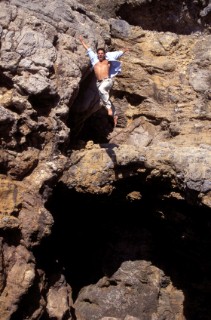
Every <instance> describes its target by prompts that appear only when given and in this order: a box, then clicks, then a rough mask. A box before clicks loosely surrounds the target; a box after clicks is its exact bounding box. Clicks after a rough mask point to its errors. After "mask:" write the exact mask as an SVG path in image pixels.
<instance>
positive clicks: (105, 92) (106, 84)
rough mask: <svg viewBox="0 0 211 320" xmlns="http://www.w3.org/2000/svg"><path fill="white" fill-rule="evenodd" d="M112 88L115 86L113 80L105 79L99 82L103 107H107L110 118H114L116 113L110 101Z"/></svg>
mask: <svg viewBox="0 0 211 320" xmlns="http://www.w3.org/2000/svg"><path fill="white" fill-rule="evenodd" d="M112 86H113V80H112V79H111V78H108V79H105V80H103V81H102V82H97V87H98V91H99V95H100V98H101V100H102V102H103V105H104V106H105V107H106V109H107V111H108V115H109V116H113V115H114V112H115V110H114V111H113V110H112V109H113V108H114V106H112V103H111V101H110V96H109V92H110V90H111V88H112Z"/></svg>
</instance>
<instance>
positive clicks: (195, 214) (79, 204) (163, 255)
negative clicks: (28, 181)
mask: <svg viewBox="0 0 211 320" xmlns="http://www.w3.org/2000/svg"><path fill="white" fill-rule="evenodd" d="M136 179H137V178H134V177H133V178H128V180H127V181H124V183H122V182H119V183H118V184H117V186H116V189H115V190H114V192H113V193H112V194H111V195H109V196H108V195H99V194H98V195H92V194H86V193H83V194H82V193H78V192H76V191H75V190H69V189H68V188H67V187H66V186H65V185H64V184H63V183H58V185H57V186H56V187H55V188H54V190H53V193H52V196H51V199H49V201H48V203H47V209H48V210H49V211H50V212H51V214H52V215H53V217H54V221H55V223H54V227H53V230H52V234H51V236H50V237H48V238H46V239H44V240H43V242H42V244H41V245H40V246H39V248H37V249H36V250H35V252H34V253H35V257H36V260H37V264H38V267H40V268H41V269H43V270H45V272H46V274H52V273H54V272H62V273H63V274H64V275H65V278H66V280H67V282H68V283H69V284H70V286H71V287H72V290H73V300H75V299H76V298H77V296H78V293H79V291H80V289H81V288H83V287H84V286H87V285H90V284H94V283H96V282H97V281H98V280H99V279H100V278H102V277H103V276H105V275H106V276H108V277H109V276H111V275H112V274H113V273H114V272H115V271H116V270H117V269H118V268H119V267H120V265H121V263H122V262H123V261H128V260H132V261H133V260H148V261H151V262H152V264H154V265H155V266H157V267H158V268H160V269H162V270H163V271H164V273H165V275H167V276H169V277H170V279H171V281H172V283H173V285H174V286H175V287H176V288H178V289H181V290H182V291H183V293H184V295H185V302H184V312H185V316H186V318H187V319H192V320H194V319H197V320H198V319H204V320H205V319H206V320H208V319H210V318H211V310H210V301H209V296H210V291H211V287H210V283H211V281H210V280H211V275H210V262H209V260H210V259H209V255H210V249H211V232H210V229H211V221H210V212H209V211H208V210H207V209H206V208H199V207H195V206H190V205H188V204H187V202H186V201H185V200H178V199H175V198H174V199H171V198H168V197H166V198H165V197H163V196H162V197H161V193H162V192H164V189H166V187H165V186H164V185H160V186H159V184H158V185H157V186H144V188H143V187H140V184H139V183H138V180H136ZM131 187H133V190H138V192H140V194H141V199H140V200H135V201H132V200H131V198H130V197H128V194H130V191H131V190H130V188H131ZM119 248H121V250H120V249H119ZM129 248H130V249H129Z"/></svg>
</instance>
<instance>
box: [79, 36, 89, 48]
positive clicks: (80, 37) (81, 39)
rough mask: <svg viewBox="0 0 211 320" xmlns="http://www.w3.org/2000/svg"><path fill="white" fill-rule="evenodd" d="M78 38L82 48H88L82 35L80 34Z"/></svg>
mask: <svg viewBox="0 0 211 320" xmlns="http://www.w3.org/2000/svg"><path fill="white" fill-rule="evenodd" d="M79 40H80V41H81V43H82V45H83V46H84V48H85V49H86V50H88V49H89V46H88V45H87V44H86V42H85V41H84V39H83V37H82V36H81V35H80V36H79Z"/></svg>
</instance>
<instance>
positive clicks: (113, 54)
mask: <svg viewBox="0 0 211 320" xmlns="http://www.w3.org/2000/svg"><path fill="white" fill-rule="evenodd" d="M123 54H124V52H123V51H122V50H119V51H112V52H107V53H106V59H108V60H111V61H112V60H118V59H119V58H120V57H121V56H122V55H123Z"/></svg>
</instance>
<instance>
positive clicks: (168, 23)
mask: <svg viewBox="0 0 211 320" xmlns="http://www.w3.org/2000/svg"><path fill="white" fill-rule="evenodd" d="M202 9H203V6H202V3H201V1H198V2H196V1H192V0H186V1H184V0H178V1H176V2H175V1H174V0H169V1H166V0H154V1H149V2H146V1H145V2H143V3H141V4H140V3H139V2H137V4H136V3H135V2H130V3H124V4H122V5H121V7H119V9H118V10H117V12H116V16H118V17H119V18H121V19H123V20H125V21H127V22H128V23H129V24H131V25H134V26H139V27H141V28H142V29H144V30H150V31H158V32H173V33H177V34H182V35H189V34H191V33H194V32H197V31H200V32H202V31H203V30H204V28H205V27H206V23H205V21H202V20H203V19H202V17H201V16H200V11H201V10H202Z"/></svg>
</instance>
